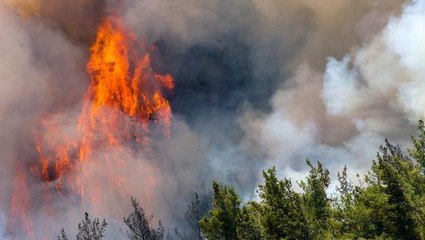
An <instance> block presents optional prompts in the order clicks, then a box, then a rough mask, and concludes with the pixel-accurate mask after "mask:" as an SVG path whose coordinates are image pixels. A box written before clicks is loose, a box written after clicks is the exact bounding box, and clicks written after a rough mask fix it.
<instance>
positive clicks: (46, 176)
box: [12, 16, 174, 236]
mask: <svg viewBox="0 0 425 240" xmlns="http://www.w3.org/2000/svg"><path fill="white" fill-rule="evenodd" d="M153 49H154V48H147V47H146V46H145V45H144V44H142V43H140V42H138V41H137V40H136V37H135V36H134V35H133V34H132V33H130V32H128V31H126V29H125V27H124V25H123V24H122V23H121V21H120V19H119V18H118V17H117V16H110V17H108V18H106V19H105V20H104V21H103V22H102V24H101V25H100V27H99V29H98V33H97V38H96V41H95V42H94V44H93V45H92V47H91V48H90V58H89V61H88V63H87V73H88V75H89V77H90V81H91V84H90V86H89V88H88V89H87V92H86V95H85V98H84V100H83V106H82V111H81V114H80V116H79V117H78V119H75V122H76V124H77V127H75V130H74V129H73V128H71V129H73V130H72V131H75V132H73V133H72V134H69V132H68V131H70V129H65V127H64V126H62V125H63V124H62V125H61V123H60V121H59V120H58V119H57V118H56V117H55V115H54V114H52V115H50V116H47V117H46V118H45V119H43V120H42V121H41V124H40V126H41V127H40V128H39V129H37V131H35V133H34V136H35V142H36V143H35V152H36V153H37V154H38V161H37V162H36V163H35V164H34V165H33V166H32V167H31V169H30V171H29V172H31V173H32V176H27V175H26V172H25V171H22V170H19V171H17V172H16V180H15V185H16V186H15V192H14V193H13V196H12V212H13V218H12V219H16V220H13V221H15V222H20V223H21V229H23V230H25V231H26V232H27V233H28V236H30V234H29V233H30V232H31V221H30V219H28V218H27V217H26V216H27V213H26V212H27V210H28V208H29V206H30V205H31V201H30V199H32V197H31V194H30V193H29V192H28V189H27V188H28V180H29V179H30V178H36V179H40V180H41V182H43V183H44V184H45V185H47V186H49V187H44V188H40V189H44V190H42V191H43V193H42V194H43V195H44V199H45V200H44V204H47V205H48V204H49V202H50V198H51V196H52V192H53V193H54V194H59V195H61V196H63V197H65V198H68V197H69V196H72V195H78V196H79V197H80V198H81V199H86V200H88V202H91V206H90V207H92V208H95V207H96V206H98V205H99V203H100V202H101V201H105V199H104V197H103V195H102V192H103V191H118V192H120V191H125V186H126V174H125V172H123V171H120V169H117V166H122V167H126V169H129V167H128V166H130V164H131V165H134V164H133V163H130V162H128V160H126V159H130V158H131V157H129V156H131V155H132V154H133V153H132V152H137V151H140V149H143V150H146V151H148V149H149V144H150V142H151V141H152V139H151V137H152V135H153V134H157V133H158V131H152V130H154V129H156V130H158V129H159V130H161V131H160V132H162V133H163V134H164V135H165V136H167V137H169V135H170V125H171V119H172V111H171V107H170V104H169V102H168V100H167V99H166V98H165V97H164V95H163V92H164V91H170V90H172V89H173V88H174V80H173V77H172V76H171V75H169V74H158V73H155V72H154V71H153V69H152V67H151V55H150V54H151V51H153ZM115 150H116V151H115ZM110 152H117V156H114V155H111V154H109V153H110ZM126 161H127V162H126ZM91 163H95V164H98V165H96V166H101V168H102V169H104V170H105V172H104V175H103V176H104V177H102V178H98V179H91V180H90V182H91V183H92V184H94V185H95V186H98V187H92V188H91V191H87V190H86V185H87V182H86V179H85V178H86V177H88V175H87V174H86V171H87V165H88V164H91ZM136 166H140V163H139V164H136ZM135 168H136V169H134V170H135V171H137V172H140V171H141V168H137V167H135ZM147 171H151V170H147ZM76 172H78V174H75V173H76ZM148 174H149V173H148ZM105 179H106V181H108V186H110V188H111V189H102V191H101V190H100V189H101V187H100V186H101V184H102V181H105ZM16 199H21V200H20V201H17V200H16Z"/></svg>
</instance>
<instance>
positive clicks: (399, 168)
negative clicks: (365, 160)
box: [372, 140, 419, 239]
mask: <svg viewBox="0 0 425 240" xmlns="http://www.w3.org/2000/svg"><path fill="white" fill-rule="evenodd" d="M377 160H378V161H374V162H373V165H372V170H373V172H374V174H376V177H377V179H378V184H380V186H381V187H382V189H383V191H384V192H385V194H386V195H387V196H388V204H389V206H390V212H389V221H388V222H387V226H386V228H387V231H388V232H389V234H391V235H392V236H394V237H396V238H400V239H419V234H418V232H417V230H416V229H417V228H416V222H415V220H414V212H415V211H416V207H415V204H414V201H413V199H412V196H413V195H412V190H413V186H412V176H411V173H412V172H414V170H415V166H414V163H413V162H412V161H411V160H410V159H409V158H408V157H407V156H405V155H404V154H403V153H402V152H401V149H400V147H399V146H394V145H392V144H391V143H389V141H388V140H385V145H383V146H381V147H380V152H378V154H377Z"/></svg>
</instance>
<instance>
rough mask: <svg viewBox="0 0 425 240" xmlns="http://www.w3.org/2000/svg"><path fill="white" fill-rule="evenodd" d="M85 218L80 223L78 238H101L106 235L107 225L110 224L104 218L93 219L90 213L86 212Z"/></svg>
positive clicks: (84, 239) (94, 239)
mask: <svg viewBox="0 0 425 240" xmlns="http://www.w3.org/2000/svg"><path fill="white" fill-rule="evenodd" d="M84 215H85V217H84V219H83V220H82V221H81V222H80V223H79V224H78V234H77V240H101V239H103V238H104V237H105V235H104V234H105V230H106V226H107V225H108V224H107V223H106V221H105V219H103V220H102V221H101V222H100V220H99V218H95V219H93V220H91V219H90V218H89V214H88V213H85V214H84Z"/></svg>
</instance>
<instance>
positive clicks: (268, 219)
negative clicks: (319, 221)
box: [259, 168, 309, 239]
mask: <svg viewBox="0 0 425 240" xmlns="http://www.w3.org/2000/svg"><path fill="white" fill-rule="evenodd" d="M263 177H264V180H265V183H264V185H260V186H259V194H260V198H261V216H260V219H261V224H262V227H263V229H264V238H265V239H308V238H309V232H308V226H307V221H306V218H305V216H304V212H303V210H302V206H301V199H300V196H299V195H298V194H297V193H296V192H294V191H293V190H292V184H291V181H290V180H288V179H284V180H282V181H278V180H277V177H276V168H272V169H269V170H267V171H265V172H263Z"/></svg>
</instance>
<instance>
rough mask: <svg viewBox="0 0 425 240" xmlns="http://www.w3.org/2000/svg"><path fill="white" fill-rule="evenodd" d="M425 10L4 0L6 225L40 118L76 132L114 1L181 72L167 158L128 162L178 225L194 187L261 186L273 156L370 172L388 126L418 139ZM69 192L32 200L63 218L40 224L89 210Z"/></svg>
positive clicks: (266, 2) (324, 4) (158, 208)
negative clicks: (19, 168) (88, 69)
mask: <svg viewBox="0 0 425 240" xmlns="http://www.w3.org/2000/svg"><path fill="white" fill-rule="evenodd" d="M330 5H332V6H331V7H330ZM424 9H425V7H424V1H421V0H415V1H412V2H409V1H403V0H395V1H380V0H359V1H349V0H341V1H323V0H300V1H290V0H282V1H274V0H250V1H247V0H235V1H225V0H209V1H198V0H179V1H168V0H152V1H148V0H139V1H137V0H130V1H100V0H99V1H96V0H79V1H70V0H69V1H57V2H55V3H51V1H49V2H47V1H46V2H45V1H36V0H31V1H30V0H27V1H24V0H6V1H5V3H0V35H1V36H7V37H2V38H0V75H1V76H2V80H1V82H0V84H1V85H0V91H1V92H0V93H1V94H0V95H1V96H2V97H1V98H0V120H1V121H0V122H1V123H2V125H1V128H0V141H1V143H2V144H1V145H0V151H1V153H2V159H1V161H2V162H1V163H2V165H3V166H6V167H4V168H2V169H1V170H0V178H1V179H0V182H1V184H0V186H1V190H2V192H3V193H5V194H2V195H1V203H2V204H1V206H0V207H1V208H0V210H1V211H0V236H2V234H3V232H5V231H2V230H3V228H1V227H2V226H6V224H2V223H3V222H5V221H6V222H7V214H8V209H9V207H10V194H8V193H9V192H10V191H11V189H12V187H13V176H12V175H13V168H14V167H15V165H16V163H17V162H30V161H33V158H34V157H35V156H36V154H35V153H34V149H33V148H34V147H33V146H34V142H33V141H34V140H33V133H32V131H33V129H34V127H37V124H38V122H39V119H40V117H43V116H46V115H47V114H50V115H54V116H56V118H57V119H59V122H60V123H61V124H62V125H63V126H64V127H65V128H66V129H70V130H69V131H70V134H72V129H73V128H74V127H75V123H74V122H72V121H71V120H69V119H75V116H78V114H79V112H80V110H81V100H82V98H83V95H84V93H85V89H86V87H87V85H88V82H89V80H88V77H87V74H86V73H85V64H86V62H87V59H88V53H89V52H88V47H89V46H90V44H91V43H92V42H93V40H94V36H95V34H96V29H97V26H98V24H99V21H100V20H101V19H102V17H103V16H105V15H106V14H108V13H110V12H111V11H116V12H117V13H118V14H119V15H121V16H122V17H123V19H124V21H125V24H126V26H127V27H128V29H130V30H131V31H133V32H134V33H135V34H136V35H137V36H138V37H139V38H140V39H144V40H146V41H147V43H152V44H155V45H156V46H157V48H158V50H157V51H156V52H155V53H154V56H153V67H154V69H155V70H156V71H158V72H163V73H171V74H172V75H173V76H174V78H175V81H176V88H175V90H174V91H173V92H172V93H170V94H169V96H167V98H168V99H170V102H171V105H172V109H173V112H174V120H173V126H172V137H171V139H170V140H165V139H158V140H156V141H155V149H156V152H157V153H156V154H157V156H158V157H159V161H150V160H149V159H145V157H144V156H137V157H135V159H131V160H132V161H133V160H134V161H135V162H140V163H142V164H144V166H146V168H145V172H144V173H143V174H140V173H134V172H132V171H131V170H132V169H122V171H127V172H128V178H129V179H130V181H129V182H130V185H131V188H132V189H134V193H132V194H133V196H136V197H139V200H140V202H141V204H142V206H144V207H145V208H147V210H148V211H149V212H152V213H154V214H155V216H156V217H157V219H158V218H159V219H162V220H163V221H164V222H165V225H166V226H168V227H170V228H174V226H176V225H179V223H180V222H182V218H183V216H184V211H185V208H186V205H187V203H188V199H189V197H190V194H191V193H192V192H193V191H194V190H199V189H200V187H199V186H204V188H207V187H208V185H209V184H210V182H211V180H213V179H216V180H220V181H222V182H226V183H229V184H232V185H234V186H235V187H236V188H237V189H238V190H239V191H240V193H241V194H243V196H244V198H245V199H250V198H254V197H255V186H256V185H257V184H258V182H259V181H260V180H261V178H260V176H261V170H262V169H264V168H266V167H270V166H272V165H276V166H277V167H278V171H279V173H280V174H282V175H285V176H288V177H291V178H293V179H299V178H301V177H303V176H304V174H305V172H306V171H307V169H306V168H305V166H306V165H305V161H304V160H305V158H306V157H310V158H313V159H319V160H321V161H322V162H323V163H324V164H325V166H327V167H329V168H330V169H331V171H332V172H333V173H335V172H336V171H338V170H339V169H341V168H342V166H343V165H344V164H347V165H348V168H349V169H352V171H353V172H352V174H354V173H356V172H359V173H362V172H364V171H365V170H366V169H367V168H368V166H369V165H370V160H371V159H372V158H373V157H374V155H375V152H376V150H377V147H378V146H379V144H380V143H382V141H383V139H384V138H389V139H392V140H395V141H397V142H399V143H402V144H406V143H407V141H408V139H409V138H408V136H409V135H410V134H413V133H414V126H415V123H416V120H418V119H419V118H423V116H424V112H423V109H425V108H424V107H423V106H424V104H423V97H422V93H423V92H424V91H423V90H422V89H423V87H424V86H423V83H422V82H421V80H420V79H422V78H423V70H422V69H425V68H424V66H422V62H424V61H422V60H423V59H425V56H424V54H423V52H422V51H421V50H422V49H423V47H422V43H423V42H424V41H423V40H424V37H423V32H425V31H424V26H423V24H422V23H423V22H424V21H423V18H424V16H425V10H424ZM405 36H409V37H405ZM125 150H126V149H122V151H125ZM98 151H99V152H104V151H110V150H108V149H98ZM110 154H111V155H119V154H120V152H119V151H117V152H110ZM92 165H93V166H90V167H89V169H91V175H90V177H97V176H101V174H102V171H101V167H102V166H97V165H96V164H95V163H93V164H92ZM152 179H153V180H152ZM33 180H34V182H36V179H33ZM87 181H88V184H89V179H88V180H87ZM152 181H153V182H152ZM39 185H40V184H36V183H34V186H31V187H32V191H37V189H38V188H39ZM205 186H206V187H205ZM104 187H105V189H107V188H108V186H107V185H106V186H104ZM151 188H152V189H151ZM201 191H202V187H201ZM205 191H206V190H205ZM147 192H149V193H153V194H147ZM129 197H130V196H128V200H129ZM66 203H67V202H66V200H58V201H57V204H56V205H57V206H58V208H60V209H62V210H63V211H62V212H61V214H58V215H53V216H45V215H43V214H40V213H41V211H40V212H39V211H37V210H36V209H30V210H31V214H32V215H33V218H34V219H37V221H38V222H43V223H45V225H46V226H47V225H51V227H50V228H46V229H37V232H36V234H37V236H45V235H46V234H47V235H49V236H50V235H52V236H53V235H54V234H57V233H58V232H59V230H60V228H62V227H66V228H68V229H72V227H74V228H75V226H76V223H77V222H78V220H79V219H80V218H81V217H82V213H83V212H84V211H86V210H89V209H84V207H82V206H79V205H75V206H68V205H67V204H66ZM108 203H110V206H112V207H110V206H106V205H105V206H103V205H102V208H104V211H103V213H104V214H103V216H102V217H106V218H108V219H110V221H111V222H112V225H113V226H112V228H111V229H114V231H112V230H110V233H109V234H110V236H114V237H118V238H119V237H120V236H122V231H119V230H117V231H115V230H116V229H117V228H118V227H119V226H120V225H119V224H118V222H120V221H121V218H122V217H123V216H124V215H125V214H127V212H126V211H129V210H130V204H129V201H128V202H125V201H124V202H123V201H122V200H121V199H119V198H117V197H116V196H115V195H113V194H112V193H111V195H110V199H109V200H108ZM111 208H112V209H111ZM3 215H4V216H6V217H4V218H3V217H2V216H3ZM58 218H60V219H62V220H63V221H61V222H60V224H58V223H57V219H58ZM3 219H4V221H3ZM115 221H116V222H115ZM72 231H75V229H74V230H70V232H71V233H73V232H72ZM3 235H4V234H3ZM12 237H15V238H16V237H19V236H16V235H14V236H12Z"/></svg>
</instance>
